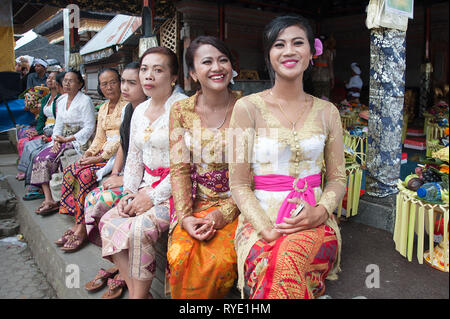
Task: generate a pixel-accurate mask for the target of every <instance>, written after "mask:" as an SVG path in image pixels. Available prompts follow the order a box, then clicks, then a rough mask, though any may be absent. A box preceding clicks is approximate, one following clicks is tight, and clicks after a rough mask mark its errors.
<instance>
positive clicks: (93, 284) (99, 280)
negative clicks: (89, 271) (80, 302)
mask: <svg viewBox="0 0 450 319" xmlns="http://www.w3.org/2000/svg"><path fill="white" fill-rule="evenodd" d="M118 272H119V269H117V267H111V268H109V269H107V270H105V269H103V268H100V270H99V271H98V273H97V275H95V278H94V279H92V280H91V281H89V282H88V283H86V284H85V285H84V288H85V289H86V290H87V291H89V292H96V291H98V290H100V289H102V288H103V287H104V286H105V285H106V282H107V280H108V278H112V277H114V276H115V275H116V274H117V273H118Z"/></svg>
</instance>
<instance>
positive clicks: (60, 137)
mask: <svg viewBox="0 0 450 319" xmlns="http://www.w3.org/2000/svg"><path fill="white" fill-rule="evenodd" d="M53 140H54V141H55V142H58V143H61V144H62V143H66V139H65V138H64V137H62V136H59V135H56V136H55V137H54V138H53Z"/></svg>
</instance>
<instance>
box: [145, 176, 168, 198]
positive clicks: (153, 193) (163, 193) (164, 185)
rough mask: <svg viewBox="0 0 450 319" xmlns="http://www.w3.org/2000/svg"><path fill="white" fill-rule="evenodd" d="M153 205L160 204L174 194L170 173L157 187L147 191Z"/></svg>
mask: <svg viewBox="0 0 450 319" xmlns="http://www.w3.org/2000/svg"><path fill="white" fill-rule="evenodd" d="M147 194H148V196H149V197H150V199H151V201H152V203H153V205H159V204H161V203H162V202H164V201H165V200H168V199H169V198H170V196H172V187H171V184H170V174H169V175H167V176H166V178H164V179H163V180H162V181H161V183H159V184H158V185H157V186H156V187H155V188H153V189H149V190H148V191H147Z"/></svg>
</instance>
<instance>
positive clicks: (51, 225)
mask: <svg viewBox="0 0 450 319" xmlns="http://www.w3.org/2000/svg"><path fill="white" fill-rule="evenodd" d="M16 171H17V170H16V167H15V166H3V167H0V173H2V174H3V176H5V175H6V181H7V183H6V184H5V183H4V184H3V185H2V187H8V188H9V189H11V190H12V192H13V193H15V195H16V196H17V198H19V200H18V201H17V206H16V218H17V220H18V221H19V224H20V232H21V233H22V234H23V235H24V237H25V241H26V242H27V243H28V245H29V247H30V249H31V251H32V253H33V256H34V258H35V260H36V263H37V264H38V266H39V268H40V269H41V271H42V273H44V274H45V276H46V277H47V280H48V282H49V283H50V284H51V285H52V287H53V289H54V290H55V291H56V294H57V296H58V298H63V299H99V298H101V296H102V295H103V293H104V292H105V291H106V288H104V289H101V290H100V291H98V292H95V293H89V292H87V291H86V290H85V289H84V284H85V283H86V282H88V281H89V280H92V279H93V278H94V277H95V275H96V274H97V271H98V270H99V269H100V268H104V269H107V268H110V267H111V266H113V264H112V263H110V262H109V261H107V260H106V259H103V258H102V257H101V248H100V247H98V246H96V245H94V244H91V243H90V244H88V245H86V246H85V247H83V248H82V249H81V250H79V251H77V252H74V253H64V252H63V251H61V250H60V249H59V248H58V247H57V246H56V245H55V244H54V241H55V240H57V239H58V238H59V237H60V236H61V235H62V234H63V233H64V231H65V230H66V229H68V228H70V227H71V226H72V225H73V218H72V217H71V216H65V215H59V214H57V213H56V214H53V215H49V216H39V215H37V214H35V213H34V210H35V209H36V208H37V207H38V205H39V204H40V200H35V201H23V200H21V198H22V196H23V195H24V193H25V190H24V187H23V182H20V181H17V180H16V179H15V178H14V176H15V175H14V174H15V172H16ZM5 185H7V186H5ZM155 248H156V256H157V257H156V260H157V261H156V274H155V278H154V280H153V283H152V286H151V289H150V292H151V293H152V295H153V297H154V298H155V299H166V296H165V294H164V284H165V268H166V257H165V256H166V252H167V234H164V235H163V236H162V237H161V238H160V239H159V240H158V242H157V244H156V247H155ZM73 265H76V266H78V267H79V270H80V280H79V287H74V288H70V287H68V286H67V285H66V279H67V280H69V279H70V278H71V276H70V275H71V274H73V270H72V269H73V268H71V267H73ZM66 270H67V271H66ZM122 298H123V299H125V298H128V291H127V290H126V291H125V293H124V294H123V295H122ZM227 298H229V299H238V298H240V293H239V292H238V291H237V289H236V287H234V288H233V289H232V290H231V291H230V293H229V294H228V296H227Z"/></svg>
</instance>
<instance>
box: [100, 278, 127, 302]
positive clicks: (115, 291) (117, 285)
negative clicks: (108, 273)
mask: <svg viewBox="0 0 450 319" xmlns="http://www.w3.org/2000/svg"><path fill="white" fill-rule="evenodd" d="M118 278H119V274H117V275H116V276H115V277H114V279H111V278H109V279H108V290H107V291H106V292H105V293H104V294H103V296H102V299H117V298H120V297H121V296H122V293H123V290H124V289H125V288H126V287H127V284H126V283H125V280H122V279H118Z"/></svg>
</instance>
